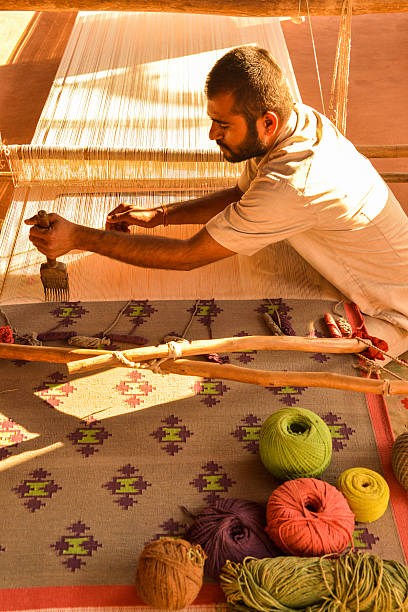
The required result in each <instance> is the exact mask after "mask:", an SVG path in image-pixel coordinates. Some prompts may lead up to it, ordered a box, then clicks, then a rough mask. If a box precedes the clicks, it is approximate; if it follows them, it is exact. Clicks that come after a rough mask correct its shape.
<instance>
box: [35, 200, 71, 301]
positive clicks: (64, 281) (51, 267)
mask: <svg viewBox="0 0 408 612" xmlns="http://www.w3.org/2000/svg"><path fill="white" fill-rule="evenodd" d="M37 219H38V223H37V225H38V226H39V227H45V228H48V227H50V220H49V218H48V213H47V212H46V211H45V210H39V211H38V213H37ZM40 275H41V282H42V284H43V287H44V296H45V300H46V301H47V302H67V301H68V300H69V284H68V272H67V266H66V265H65V264H64V263H62V261H57V260H56V259H50V258H49V257H47V263H42V264H41V268H40Z"/></svg>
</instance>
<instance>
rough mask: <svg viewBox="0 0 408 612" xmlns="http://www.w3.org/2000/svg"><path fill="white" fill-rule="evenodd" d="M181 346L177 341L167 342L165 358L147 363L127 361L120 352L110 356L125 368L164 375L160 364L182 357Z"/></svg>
mask: <svg viewBox="0 0 408 612" xmlns="http://www.w3.org/2000/svg"><path fill="white" fill-rule="evenodd" d="M182 345H183V342H177V341H176V342H175V341H171V342H167V349H168V355H166V357H162V358H161V359H150V360H148V361H143V362H141V363H140V362H135V361H130V359H128V358H127V357H126V355H124V354H123V353H122V351H113V352H112V355H113V356H114V357H116V359H117V360H118V361H120V363H121V364H122V365H124V366H125V367H127V368H141V369H146V370H151V371H152V372H155V373H156V374H166V373H167V372H163V371H162V369H161V368H160V366H161V364H162V363H164V362H165V361H168V360H169V359H179V358H180V357H182V355H183V346H182Z"/></svg>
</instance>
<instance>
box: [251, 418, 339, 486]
mask: <svg viewBox="0 0 408 612" xmlns="http://www.w3.org/2000/svg"><path fill="white" fill-rule="evenodd" d="M259 453H260V457H261V461H262V463H263V464H264V466H265V467H266V469H267V470H268V471H269V472H270V473H271V474H273V476H275V478H277V479H278V480H292V479H294V478H316V476H320V474H321V473H322V472H324V470H325V469H326V468H327V466H328V465H329V463H330V461H331V457H332V439H331V434H330V430H329V428H328V427H327V425H326V423H325V422H324V421H323V420H322V419H321V418H320V417H319V416H318V415H317V414H315V413H314V412H312V411H311V410H306V409H305V408H282V409H281V410H278V411H277V412H275V413H274V414H271V416H270V417H268V418H267V419H266V421H265V423H264V424H263V425H262V427H261V431H260V435H259Z"/></svg>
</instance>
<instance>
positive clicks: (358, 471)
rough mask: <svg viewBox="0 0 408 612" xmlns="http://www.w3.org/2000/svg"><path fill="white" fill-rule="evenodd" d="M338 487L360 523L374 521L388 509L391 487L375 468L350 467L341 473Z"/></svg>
mask: <svg viewBox="0 0 408 612" xmlns="http://www.w3.org/2000/svg"><path fill="white" fill-rule="evenodd" d="M337 488H338V489H339V490H340V491H341V492H342V493H343V495H344V497H345V498H346V499H347V501H348V504H349V506H350V508H351V509H352V511H353V512H354V515H355V517H356V521H357V522H358V523H372V522H373V521H376V520H377V519H379V518H380V516H382V515H383V514H384V512H385V511H386V509H387V506H388V502H389V499H390V489H389V487H388V484H387V482H386V480H385V479H384V478H383V477H382V476H381V474H378V472H374V470H370V469H368V468H361V467H355V468H350V469H348V470H346V471H345V472H343V473H342V474H341V475H340V477H339V479H338V481H337Z"/></svg>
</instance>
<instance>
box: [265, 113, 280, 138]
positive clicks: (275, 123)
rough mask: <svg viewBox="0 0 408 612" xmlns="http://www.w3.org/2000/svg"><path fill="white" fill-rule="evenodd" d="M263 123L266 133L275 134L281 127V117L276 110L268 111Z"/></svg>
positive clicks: (268, 134)
mask: <svg viewBox="0 0 408 612" xmlns="http://www.w3.org/2000/svg"><path fill="white" fill-rule="evenodd" d="M263 124H264V129H265V134H266V135H267V136H275V134H277V133H278V130H279V127H280V119H279V117H278V115H277V114H276V113H275V112H274V111H267V112H266V113H265V114H264V116H263Z"/></svg>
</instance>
